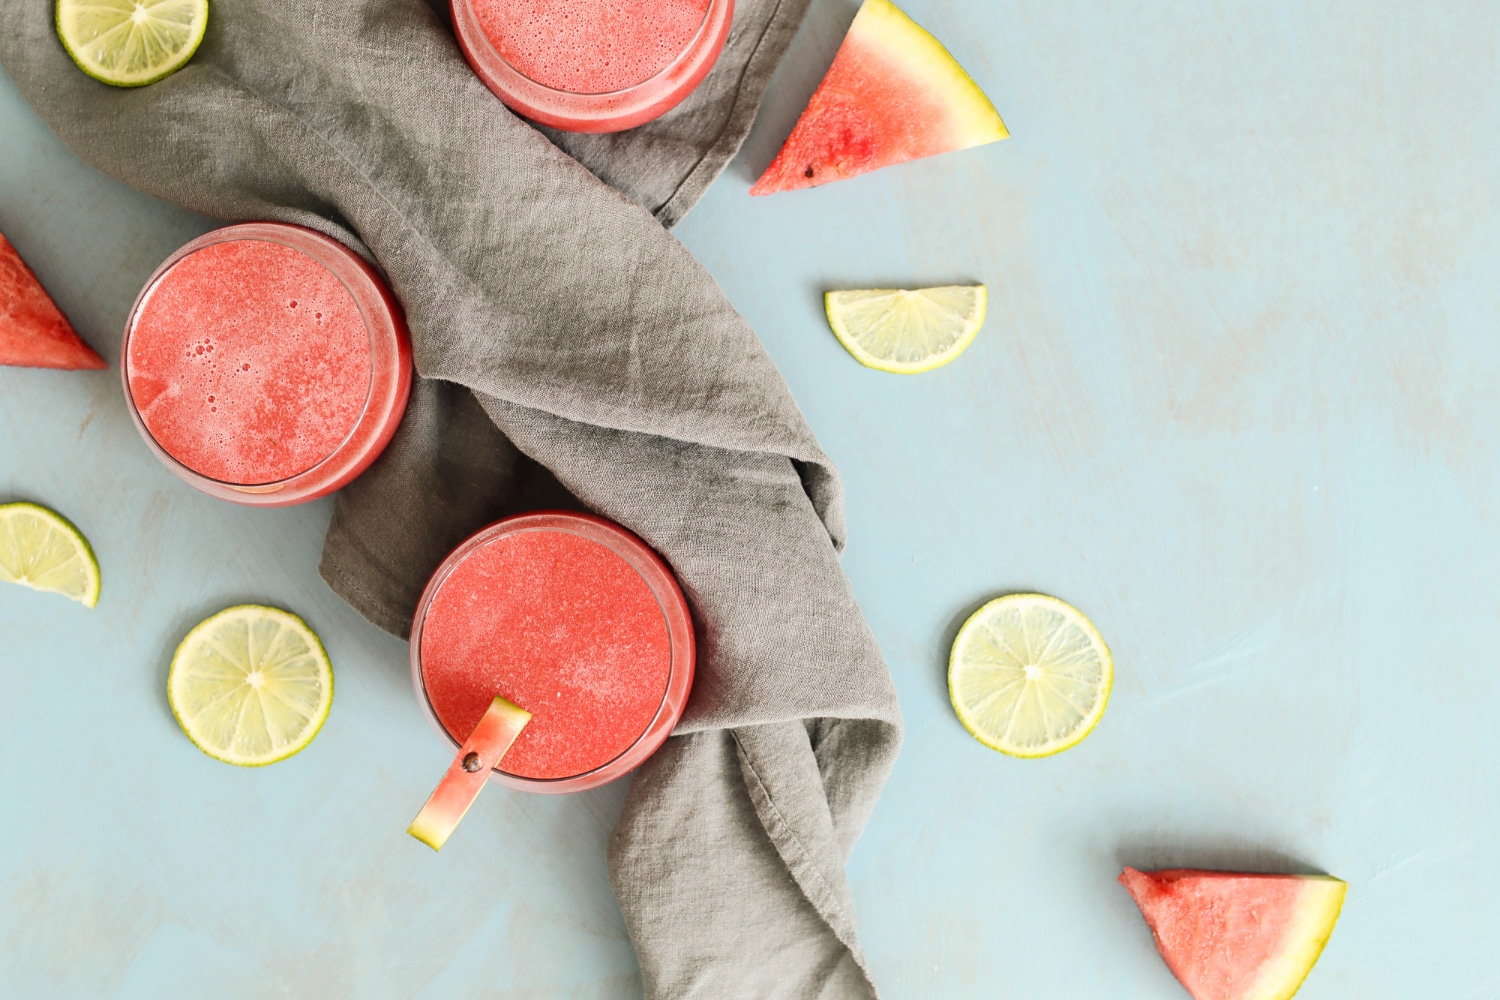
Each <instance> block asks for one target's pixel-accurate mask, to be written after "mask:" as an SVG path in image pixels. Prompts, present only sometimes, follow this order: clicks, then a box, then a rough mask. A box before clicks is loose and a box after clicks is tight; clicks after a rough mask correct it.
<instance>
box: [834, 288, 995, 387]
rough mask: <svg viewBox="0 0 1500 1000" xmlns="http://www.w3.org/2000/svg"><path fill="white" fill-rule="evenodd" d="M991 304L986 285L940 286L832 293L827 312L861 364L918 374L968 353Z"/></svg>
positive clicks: (847, 347) (846, 345) (841, 337)
mask: <svg viewBox="0 0 1500 1000" xmlns="http://www.w3.org/2000/svg"><path fill="white" fill-rule="evenodd" d="M987 302H988V295H987V294H986V291H985V287H984V286H983V285H942V286H939V287H936V288H917V289H899V288H875V289H851V290H847V291H840V292H828V293H826V294H824V296H823V309H824V311H825V312H826V313H827V314H828V325H829V326H830V327H832V328H833V333H834V336H836V337H838V338H839V343H841V344H843V345H844V347H845V348H846V349H847V350H848V351H849V353H850V354H852V355H854V357H855V360H857V361H858V362H859V363H860V364H862V365H866V366H868V367H870V368H877V369H879V370H880V371H883V372H894V373H895V374H897V375H915V374H917V373H918V372H925V371H931V370H932V369H934V368H937V367H940V366H941V365H946V364H947V363H948V362H950V361H952V360H953V359H954V358H956V357H958V356H959V355H960V354H962V353H963V352H964V349H965V348H967V347H968V346H969V344H970V343H972V342H973V340H974V335H975V334H977V333H978V332H979V328H980V327H981V326H982V325H984V314H985V307H986V305H987Z"/></svg>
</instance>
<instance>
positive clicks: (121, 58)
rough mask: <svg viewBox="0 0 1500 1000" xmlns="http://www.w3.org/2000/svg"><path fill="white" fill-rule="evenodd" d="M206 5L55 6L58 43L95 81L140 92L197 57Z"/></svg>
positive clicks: (103, 1) (141, 0) (181, 1)
mask: <svg viewBox="0 0 1500 1000" xmlns="http://www.w3.org/2000/svg"><path fill="white" fill-rule="evenodd" d="M206 30H208V0H57V37H58V38H59V39H61V40H62V43H63V48H65V49H67V50H68V55H70V56H72V57H73V61H74V62H76V63H77V64H78V68H79V69H81V70H83V71H84V72H85V73H87V74H88V75H89V76H91V77H93V78H94V79H95V80H99V81H101V82H103V83H107V84H110V85H111V86H115V87H143V86H145V85H146V84H148V83H155V82H156V81H157V80H160V79H161V78H162V77H165V76H171V75H172V74H173V73H175V72H177V71H178V70H179V69H181V68H182V67H183V66H184V65H186V64H187V61H188V60H189V59H191V58H193V53H194V52H197V51H198V45H199V43H200V42H202V41H203V33H204V32H205V31H206Z"/></svg>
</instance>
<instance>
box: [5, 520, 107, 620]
mask: <svg viewBox="0 0 1500 1000" xmlns="http://www.w3.org/2000/svg"><path fill="white" fill-rule="evenodd" d="M0 581H3V582H5V583H19V584H20V585H21V586H23V587H30V588H32V589H33V590H46V591H50V592H51V593H54V594H61V595H63V596H64V597H67V598H70V599H72V600H75V601H77V602H78V603H79V604H82V605H83V606H84V607H86V608H92V607H93V606H94V605H96V604H98V603H99V561H98V560H97V559H95V558H94V550H93V549H91V548H89V542H88V539H86V538H84V537H83V535H81V534H79V532H78V529H77V528H75V527H73V525H72V524H71V523H69V521H68V519H67V518H65V517H63V516H62V515H61V514H58V513H57V512H56V511H50V510H48V509H47V508H46V507H38V506H37V505H36V504H34V503H8V504H0Z"/></svg>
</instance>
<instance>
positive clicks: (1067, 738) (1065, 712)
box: [948, 594, 1115, 757]
mask: <svg viewBox="0 0 1500 1000" xmlns="http://www.w3.org/2000/svg"><path fill="white" fill-rule="evenodd" d="M1114 676H1115V673H1114V660H1113V659H1112V658H1111V657H1110V653H1109V647H1108V646H1106V645H1105V644H1104V639H1103V638H1102V637H1101V636H1100V635H1099V630H1098V629H1096V628H1094V624H1093V622H1091V621H1089V620H1088V619H1087V618H1085V617H1084V616H1083V615H1082V614H1081V613H1080V612H1079V611H1078V609H1077V608H1075V607H1073V606H1072V605H1070V604H1065V603H1064V602H1062V601H1059V600H1058V599H1057V598H1055V597H1047V596H1045V595H1042V594H1011V595H1008V596H1006V597H1001V598H997V599H996V600H993V601H991V602H989V603H988V604H986V605H985V606H984V607H982V608H980V609H979V610H978V611H976V612H974V614H973V615H972V616H971V617H970V618H969V620H968V621H966V622H964V626H963V628H961V629H959V630H958V638H956V639H955V640H954V641H953V656H952V658H951V659H950V660H949V663H948V695H949V697H950V698H952V700H953V709H954V711H956V712H957V713H958V719H959V721H960V722H962V723H963V724H964V727H965V728H966V729H968V730H969V732H970V733H972V734H973V736H974V738H975V739H977V740H979V742H981V743H983V744H984V745H985V746H987V747H990V748H992V749H994V750H999V751H1001V752H1002V753H1008V754H1010V755H1011V756H1013V757H1048V756H1051V755H1052V754H1055V753H1061V752H1062V751H1064V750H1066V749H1068V748H1069V747H1071V746H1074V745H1076V744H1077V743H1079V742H1081V741H1082V740H1083V738H1084V737H1085V736H1087V735H1088V734H1089V733H1090V732H1092V731H1093V729H1094V727H1095V726H1096V725H1098V724H1099V719H1100V718H1101V717H1102V716H1103V715H1104V706H1105V705H1106V704H1108V702H1109V691H1110V687H1111V686H1112V684H1113V683H1114Z"/></svg>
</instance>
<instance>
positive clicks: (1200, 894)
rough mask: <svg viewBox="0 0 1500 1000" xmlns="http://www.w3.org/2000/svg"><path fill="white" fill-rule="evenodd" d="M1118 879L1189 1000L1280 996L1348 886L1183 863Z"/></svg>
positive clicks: (1307, 965) (1300, 975) (1311, 958)
mask: <svg viewBox="0 0 1500 1000" xmlns="http://www.w3.org/2000/svg"><path fill="white" fill-rule="evenodd" d="M1120 884H1121V885H1123V886H1124V887H1125V888H1126V889H1128V890H1129V891H1130V895H1131V896H1132V897H1134V899H1135V905H1136V906H1138V907H1140V909H1141V913H1142V915H1144V916H1145V918H1146V924H1147V925H1148V926H1149V927H1150V928H1151V935H1152V937H1154V938H1156V950H1157V951H1159V952H1161V957H1162V958H1163V959H1165V960H1166V963H1167V968H1169V969H1171V970H1172V974H1173V975H1174V976H1176V977H1177V981H1178V982H1180V983H1182V985H1183V986H1184V987H1185V988H1186V989H1187V991H1188V992H1189V993H1190V994H1192V995H1193V997H1194V1000H1287V998H1289V997H1291V996H1292V994H1294V993H1296V992H1297V989H1298V987H1300V986H1301V985H1302V981H1303V980H1304V979H1306V978H1307V974H1308V973H1309V972H1311V971H1312V967H1313V964H1314V963H1315V962H1317V960H1318V956H1319V955H1320V954H1322V952H1323V946H1324V945H1325V944H1327V943H1328V936H1329V935H1330V934H1332V933H1333V925H1334V922H1335V921H1337V920H1338V918H1339V910H1340V908H1342V907H1343V905H1344V892H1345V890H1346V889H1347V888H1348V886H1347V885H1345V884H1344V883H1343V882H1341V881H1339V880H1338V879H1336V878H1330V877H1329V876H1327V875H1250V874H1244V873H1239V872H1211V871H1200V870H1197V869H1190V868H1182V869H1173V870H1171V871H1160V872H1140V871H1136V870H1135V869H1134V868H1126V869H1125V871H1124V873H1123V874H1122V875H1121V876H1120Z"/></svg>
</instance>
